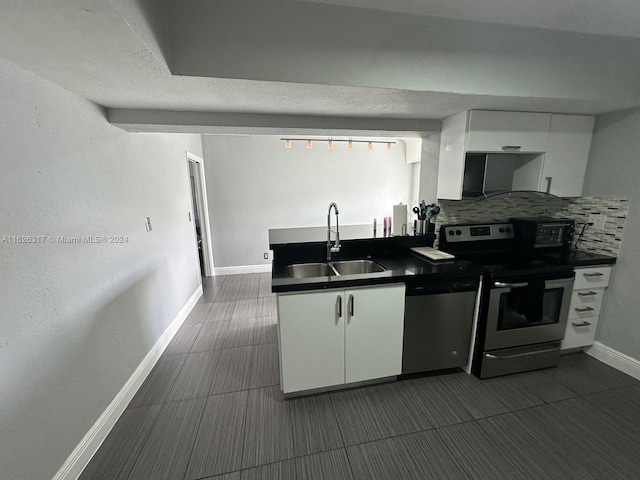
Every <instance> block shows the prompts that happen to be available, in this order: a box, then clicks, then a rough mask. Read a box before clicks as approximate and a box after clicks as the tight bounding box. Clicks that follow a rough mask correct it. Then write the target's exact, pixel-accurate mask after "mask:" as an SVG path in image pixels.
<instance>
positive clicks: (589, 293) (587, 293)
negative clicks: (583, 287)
mask: <svg viewBox="0 0 640 480" xmlns="http://www.w3.org/2000/svg"><path fill="white" fill-rule="evenodd" d="M597 294H598V292H594V291H593V290H589V291H588V292H578V295H580V296H581V297H591V296H593V295H597Z"/></svg>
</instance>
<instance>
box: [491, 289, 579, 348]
mask: <svg viewBox="0 0 640 480" xmlns="http://www.w3.org/2000/svg"><path fill="white" fill-rule="evenodd" d="M528 285H529V282H518V283H515V284H513V283H502V282H499V281H497V282H494V283H493V284H492V288H491V290H490V292H489V305H488V311H487V327H486V336H485V342H484V350H485V351H489V350H494V349H500V348H508V347H518V346H521V345H531V344H534V343H542V342H551V341H556V340H562V339H563V338H564V330H565V327H566V325H567V317H568V316H569V303H570V301H571V290H572V289H573V278H564V279H557V280H545V281H544V291H545V294H546V292H558V293H550V294H551V295H552V298H553V300H551V299H549V301H547V302H546V303H548V305H549V306H547V307H546V309H547V310H546V313H545V307H544V304H543V306H542V312H543V313H542V315H543V316H545V315H546V316H547V317H551V318H557V322H553V323H540V324H537V325H530V326H529V327H527V328H524V327H522V328H507V329H505V328H503V329H502V330H501V329H499V328H498V320H499V318H500V311H501V306H500V304H501V300H502V296H503V295H505V294H507V295H508V294H510V293H511V292H512V291H513V290H518V289H519V288H522V287H526V286H528ZM560 291H562V293H561V297H560V300H559V302H560V311H559V313H558V315H557V316H556V315H554V313H555V312H554V311H553V310H554V308H557V307H551V305H556V304H557V300H558V298H556V297H554V296H555V295H560V293H559V292H560ZM543 302H544V300H543ZM503 323H504V321H503Z"/></svg>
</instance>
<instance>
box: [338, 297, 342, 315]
mask: <svg viewBox="0 0 640 480" xmlns="http://www.w3.org/2000/svg"><path fill="white" fill-rule="evenodd" d="M338 318H342V295H338Z"/></svg>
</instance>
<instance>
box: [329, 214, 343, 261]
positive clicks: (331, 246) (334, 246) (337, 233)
mask: <svg viewBox="0 0 640 480" xmlns="http://www.w3.org/2000/svg"><path fill="white" fill-rule="evenodd" d="M332 208H335V210H336V229H335V231H334V230H331V209H332ZM331 232H333V233H334V234H335V236H336V239H335V241H334V242H333V244H332V243H331ZM339 251H340V226H339V225H338V205H337V204H336V202H331V203H330V204H329V213H327V262H328V261H330V260H331V253H335V252H339Z"/></svg>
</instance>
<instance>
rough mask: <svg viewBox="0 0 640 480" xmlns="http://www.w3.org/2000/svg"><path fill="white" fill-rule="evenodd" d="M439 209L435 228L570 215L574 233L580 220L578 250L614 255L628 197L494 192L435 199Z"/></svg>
mask: <svg viewBox="0 0 640 480" xmlns="http://www.w3.org/2000/svg"><path fill="white" fill-rule="evenodd" d="M438 204H439V205H440V208H441V211H440V214H439V215H438V216H437V217H436V232H438V231H439V229H440V225H446V224H450V223H475V222H478V223H482V222H502V221H506V220H508V219H509V218H510V217H537V216H548V217H554V218H572V219H574V220H575V222H576V235H575V239H574V241H576V240H577V239H578V234H579V233H580V231H581V230H582V228H583V224H584V223H587V222H593V225H589V226H587V227H585V230H584V235H583V236H582V239H581V240H580V241H579V243H578V248H579V249H580V250H586V251H590V252H594V253H602V254H604V255H612V256H617V255H618V251H619V250H620V244H621V242H622V233H623V231H624V225H625V221H626V218H627V211H628V208H629V201H628V200H627V199H625V198H610V197H581V198H573V197H572V198H560V197H553V196H542V195H535V194H534V195H522V196H518V195H512V196H508V195H498V196H495V197H490V198H485V199H469V200H439V201H438Z"/></svg>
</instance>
